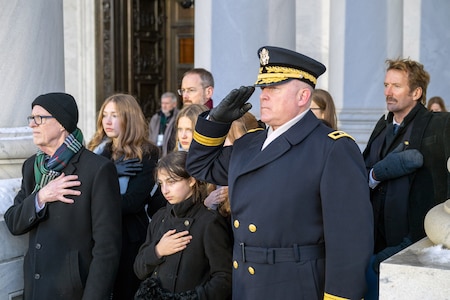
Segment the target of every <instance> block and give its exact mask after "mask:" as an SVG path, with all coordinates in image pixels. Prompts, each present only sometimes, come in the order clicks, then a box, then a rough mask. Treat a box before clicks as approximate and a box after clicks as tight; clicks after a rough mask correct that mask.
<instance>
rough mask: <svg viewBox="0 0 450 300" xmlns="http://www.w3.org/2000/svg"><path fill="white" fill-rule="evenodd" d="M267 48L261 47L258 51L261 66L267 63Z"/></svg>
mask: <svg viewBox="0 0 450 300" xmlns="http://www.w3.org/2000/svg"><path fill="white" fill-rule="evenodd" d="M269 58H270V56H269V50H267V49H266V48H262V50H261V51H260V52H259V63H260V64H261V66H265V65H267V64H268V63H269Z"/></svg>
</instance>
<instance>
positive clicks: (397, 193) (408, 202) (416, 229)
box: [363, 103, 450, 255]
mask: <svg viewBox="0 0 450 300" xmlns="http://www.w3.org/2000/svg"><path fill="white" fill-rule="evenodd" d="M392 119H393V114H392V113H389V114H388V115H387V116H382V117H381V118H380V120H379V121H378V122H377V124H376V125H375V128H374V130H373V132H372V134H371V136H370V138H369V141H368V143H367V147H366V149H365V150H364V152H363V155H364V159H365V162H366V167H367V172H369V171H370V169H372V167H373V165H374V164H375V163H376V162H378V161H379V160H381V159H383V158H384V157H385V156H386V155H387V154H388V153H389V152H391V151H392V150H393V149H394V148H395V147H397V145H398V144H400V143H403V142H404V141H408V143H409V145H408V148H409V149H417V150H419V151H420V153H422V155H423V158H424V164H423V166H422V167H421V168H419V169H418V170H417V171H416V172H414V173H412V174H410V175H407V176H403V177H400V178H396V179H392V180H387V181H385V182H381V183H380V184H379V185H378V186H377V187H376V188H375V189H374V190H372V191H371V199H372V203H373V207H374V215H375V220H376V222H375V225H376V229H379V230H380V228H383V229H382V230H383V231H384V235H385V243H386V244H385V245H384V246H385V247H386V246H387V247H393V246H397V245H399V244H402V247H400V248H398V249H397V250H396V251H400V250H401V248H404V247H406V246H408V245H409V244H411V243H414V242H416V241H418V240H420V239H422V238H423V237H425V230H424V226H423V222H424V218H425V215H426V213H427V212H428V211H429V210H430V209H431V208H432V207H434V206H435V205H437V204H439V203H441V202H443V201H445V200H446V199H448V198H449V197H450V173H449V172H448V170H447V159H449V157H450V113H433V112H429V111H428V110H427V109H426V108H425V107H424V106H423V105H422V104H420V103H418V104H417V105H416V106H415V107H414V108H413V109H412V110H411V112H410V113H409V114H408V115H407V116H406V117H405V120H404V121H403V124H402V125H401V126H400V129H399V131H398V133H397V134H396V135H395V138H394V139H393V141H392V143H390V145H387V147H386V149H385V150H384V151H382V150H381V148H382V147H383V143H384V139H385V136H386V130H387V128H388V126H389V124H391V123H392ZM380 201H381V202H383V203H385V204H384V209H381V210H380V208H379V206H380V204H379V203H378V202H380ZM404 238H407V239H408V241H409V243H403V242H404ZM375 246H376V248H375V253H377V252H378V251H380V250H381V248H383V247H381V245H378V243H376V245H375ZM390 254H391V255H392V254H394V253H390Z"/></svg>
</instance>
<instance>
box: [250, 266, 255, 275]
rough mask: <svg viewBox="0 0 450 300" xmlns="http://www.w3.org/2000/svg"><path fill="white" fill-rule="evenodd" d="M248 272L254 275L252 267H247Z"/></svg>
mask: <svg viewBox="0 0 450 300" xmlns="http://www.w3.org/2000/svg"><path fill="white" fill-rule="evenodd" d="M248 272H249V273H250V274H251V275H253V274H255V269H253V268H252V267H248Z"/></svg>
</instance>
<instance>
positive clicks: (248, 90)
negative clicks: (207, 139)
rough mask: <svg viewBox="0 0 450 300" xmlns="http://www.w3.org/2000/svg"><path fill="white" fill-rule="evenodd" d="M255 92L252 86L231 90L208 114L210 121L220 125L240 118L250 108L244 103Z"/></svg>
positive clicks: (250, 106) (249, 105) (248, 104)
mask: <svg viewBox="0 0 450 300" xmlns="http://www.w3.org/2000/svg"><path fill="white" fill-rule="evenodd" d="M254 91H255V88H254V87H253V86H241V87H240V88H239V89H234V90H232V91H231V92H230V93H229V94H228V95H227V96H226V97H225V98H224V99H223V100H222V102H220V103H219V105H217V106H216V107H214V108H213V109H212V110H211V112H210V113H209V118H210V119H211V120H212V121H216V122H221V123H231V122H233V121H234V120H237V119H239V118H240V117H242V116H243V115H244V114H245V113H246V112H247V111H249V110H250V109H251V108H252V105H251V104H250V103H246V101H247V100H248V99H249V98H250V96H251V95H252V94H253V92H254Z"/></svg>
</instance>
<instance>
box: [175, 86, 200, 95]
mask: <svg viewBox="0 0 450 300" xmlns="http://www.w3.org/2000/svg"><path fill="white" fill-rule="evenodd" d="M196 91H197V89H195V88H188V89H179V90H178V95H180V96H183V94H184V93H186V94H188V95H190V94H193V93H195V92H196Z"/></svg>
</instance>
